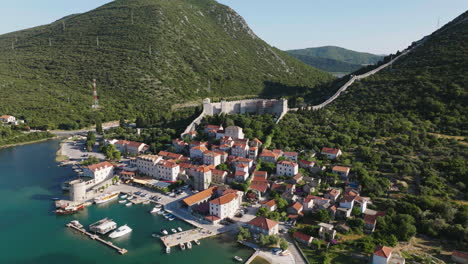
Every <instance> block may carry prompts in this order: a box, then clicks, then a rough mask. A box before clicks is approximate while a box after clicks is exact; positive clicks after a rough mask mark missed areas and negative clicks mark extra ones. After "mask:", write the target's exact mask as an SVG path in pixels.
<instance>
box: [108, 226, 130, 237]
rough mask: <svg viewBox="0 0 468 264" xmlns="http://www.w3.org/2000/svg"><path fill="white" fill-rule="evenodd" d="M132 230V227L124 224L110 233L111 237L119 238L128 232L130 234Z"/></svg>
mask: <svg viewBox="0 0 468 264" xmlns="http://www.w3.org/2000/svg"><path fill="white" fill-rule="evenodd" d="M130 232H132V229H131V228H130V227H129V226H128V225H123V226H121V227H119V228H117V230H115V231H114V232H112V233H110V234H109V237H110V238H118V237H121V236H125V235H126V234H129V233H130Z"/></svg>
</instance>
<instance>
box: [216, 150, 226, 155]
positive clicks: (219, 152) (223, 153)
mask: <svg viewBox="0 0 468 264" xmlns="http://www.w3.org/2000/svg"><path fill="white" fill-rule="evenodd" d="M215 153H217V154H219V155H222V156H227V155H228V154H227V153H226V152H224V151H218V150H215Z"/></svg>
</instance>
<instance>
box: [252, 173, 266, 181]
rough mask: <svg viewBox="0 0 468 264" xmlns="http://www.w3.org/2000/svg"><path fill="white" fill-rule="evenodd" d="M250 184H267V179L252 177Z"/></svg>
mask: <svg viewBox="0 0 468 264" xmlns="http://www.w3.org/2000/svg"><path fill="white" fill-rule="evenodd" d="M252 183H268V181H267V179H266V178H265V177H263V176H255V174H254V176H253V179H252Z"/></svg>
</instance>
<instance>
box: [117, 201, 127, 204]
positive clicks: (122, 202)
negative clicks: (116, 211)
mask: <svg viewBox="0 0 468 264" xmlns="http://www.w3.org/2000/svg"><path fill="white" fill-rule="evenodd" d="M126 202H127V200H119V203H121V204H124V203H126Z"/></svg>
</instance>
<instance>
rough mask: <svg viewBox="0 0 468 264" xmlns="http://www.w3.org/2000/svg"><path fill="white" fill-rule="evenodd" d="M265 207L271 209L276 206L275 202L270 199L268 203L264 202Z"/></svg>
mask: <svg viewBox="0 0 468 264" xmlns="http://www.w3.org/2000/svg"><path fill="white" fill-rule="evenodd" d="M265 205H266V206H268V207H270V208H271V207H273V206H275V205H276V201H275V200H274V199H271V200H270V201H268V202H266V203H265Z"/></svg>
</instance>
